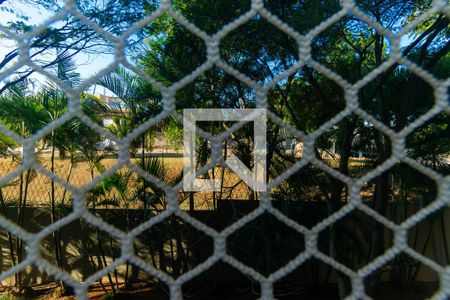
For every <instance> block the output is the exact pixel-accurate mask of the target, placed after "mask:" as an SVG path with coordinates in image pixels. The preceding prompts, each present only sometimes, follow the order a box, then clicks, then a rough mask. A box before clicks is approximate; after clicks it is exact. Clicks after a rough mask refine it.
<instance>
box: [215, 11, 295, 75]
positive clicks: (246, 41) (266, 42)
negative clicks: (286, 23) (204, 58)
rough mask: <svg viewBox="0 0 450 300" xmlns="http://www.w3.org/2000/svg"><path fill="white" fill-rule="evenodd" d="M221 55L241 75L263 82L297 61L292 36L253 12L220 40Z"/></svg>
mask: <svg viewBox="0 0 450 300" xmlns="http://www.w3.org/2000/svg"><path fill="white" fill-rule="evenodd" d="M243 45H246V46H245V47H243ZM220 55H221V58H222V59H223V60H224V61H225V62H227V63H228V64H229V65H230V66H232V67H234V68H235V69H237V70H239V72H241V73H242V74H245V75H247V76H248V77H249V78H251V79H253V80H254V81H257V82H260V83H266V82H267V81H270V80H272V79H274V78H275V77H277V76H278V75H280V74H281V73H282V72H283V71H286V70H288V69H289V68H290V67H292V66H293V65H294V64H295V63H296V60H297V59H298V46H297V43H296V42H295V40H294V39H293V38H292V37H290V36H289V35H287V34H286V33H284V32H282V31H280V30H279V29H278V28H276V27H275V26H273V25H272V24H270V23H269V22H267V21H266V20H264V19H263V18H262V17H261V16H260V15H256V16H254V17H253V18H252V19H251V20H249V21H248V22H246V23H245V24H244V25H242V26H240V27H238V28H237V29H235V30H233V31H232V32H230V33H229V34H228V35H227V36H225V37H224V38H223V39H222V41H221V43H220Z"/></svg>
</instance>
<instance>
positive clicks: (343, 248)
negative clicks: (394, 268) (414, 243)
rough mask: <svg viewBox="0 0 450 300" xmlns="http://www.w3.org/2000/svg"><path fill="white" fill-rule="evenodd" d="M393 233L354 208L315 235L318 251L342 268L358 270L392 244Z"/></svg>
mask: <svg viewBox="0 0 450 300" xmlns="http://www.w3.org/2000/svg"><path fill="white" fill-rule="evenodd" d="M393 239H394V237H393V232H392V230H390V229H389V228H388V227H386V226H383V224H382V223H379V222H378V221H376V220H375V219H373V218H372V217H370V216H369V215H367V214H366V213H364V212H362V211H360V210H358V209H355V210H353V211H352V212H350V213H349V214H347V215H345V216H344V217H342V218H340V219H339V220H338V221H336V222H334V223H333V224H331V225H329V226H328V227H327V229H326V230H323V231H321V232H320V234H319V241H318V247H319V251H321V252H323V253H324V254H326V255H328V256H330V257H331V258H333V259H334V260H336V261H337V262H339V263H341V264H343V265H344V266H346V267H348V268H350V269H352V270H358V269H360V268H362V267H364V266H366V265H367V264H368V263H370V262H372V261H373V260H374V259H376V258H377V257H379V256H381V255H383V254H384V253H385V251H386V250H388V249H389V248H390V247H391V246H392V245H393Z"/></svg>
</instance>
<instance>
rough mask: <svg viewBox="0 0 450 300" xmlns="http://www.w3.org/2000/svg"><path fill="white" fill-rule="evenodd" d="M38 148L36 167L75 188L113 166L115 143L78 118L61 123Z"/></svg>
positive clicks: (114, 161) (115, 159)
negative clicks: (45, 170)
mask: <svg viewBox="0 0 450 300" xmlns="http://www.w3.org/2000/svg"><path fill="white" fill-rule="evenodd" d="M97 117H99V116H97ZM38 144H39V146H38V147H37V153H36V157H37V161H38V163H39V164H40V165H41V166H43V167H44V168H46V169H47V170H48V171H50V172H52V173H53V174H55V175H57V176H58V177H60V178H61V179H63V180H64V181H66V182H68V183H70V184H72V185H74V186H76V187H81V186H83V185H85V184H87V183H89V182H90V181H91V180H92V179H94V178H95V177H97V176H99V175H101V174H102V173H103V172H104V171H105V170H106V169H108V168H109V167H111V166H113V165H114V164H115V163H116V162H117V154H116V152H115V151H116V150H117V149H118V145H117V143H116V142H115V141H113V140H110V139H108V137H106V136H103V135H102V134H99V133H98V132H97V131H95V130H93V129H92V128H91V127H89V126H87V125H85V123H84V122H83V121H81V120H80V119H78V118H75V119H72V120H70V121H68V122H66V123H64V124H63V125H62V126H60V127H59V128H57V129H56V130H54V131H53V132H52V133H51V134H50V135H47V136H44V137H43V139H42V140H41V141H39V143H38Z"/></svg>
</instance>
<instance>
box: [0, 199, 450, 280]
mask: <svg viewBox="0 0 450 300" xmlns="http://www.w3.org/2000/svg"><path fill="white" fill-rule="evenodd" d="M257 205H258V202H257V201H219V203H218V209H217V210H216V211H197V212H193V216H194V217H195V218H197V219H199V220H201V221H202V222H204V223H205V224H207V225H208V226H210V227H213V228H216V229H217V230H221V229H222V228H225V227H226V226H228V225H229V224H231V223H232V222H233V221H235V220H237V219H239V218H240V217H241V216H242V215H245V214H247V213H248V212H250V211H252V210H253V209H255V208H256V207H257ZM274 206H279V208H280V210H282V211H284V212H286V214H287V215H289V217H290V218H292V219H294V220H296V221H298V222H299V223H301V224H303V225H305V226H308V227H310V226H312V225H313V223H314V222H316V221H320V219H321V217H320V213H319V214H317V213H315V212H317V211H323V210H324V209H325V210H326V206H324V205H316V204H315V205H309V204H308V205H305V204H299V203H291V204H286V203H284V204H280V203H274ZM408 209H409V211H410V213H411V212H413V211H414V210H415V208H414V207H413V206H411V207H409V208H408ZM389 211H390V213H392V212H393V211H394V209H393V207H392V206H391V207H390V208H389ZM110 212H114V216H115V217H114V222H115V224H114V225H116V226H117V227H119V228H124V227H125V226H126V219H127V213H128V214H129V213H130V212H129V211H128V212H127V211H125V210H114V211H112V210H111V211H108V210H100V211H98V212H97V213H98V214H100V215H108V214H109V213H110ZM133 213H134V214H139V213H140V211H133ZM314 214H315V215H317V220H314V217H311V216H314ZM16 215H17V211H16V209H15V208H9V209H8V210H7V217H8V218H10V219H12V220H15V219H16ZM306 216H307V217H306ZM444 216H445V217H444V220H445V223H444V224H441V223H440V222H439V221H438V222H435V223H434V224H433V222H428V221H425V222H423V223H422V224H421V226H420V230H419V231H418V233H417V236H416V244H417V248H418V249H422V247H423V245H424V243H425V240H426V239H429V243H428V246H427V247H426V249H425V255H426V256H427V257H429V258H431V259H433V260H435V261H437V262H438V263H440V264H441V265H445V264H446V261H447V259H448V256H449V255H450V253H446V252H445V249H446V248H445V247H444V244H443V243H444V239H445V238H444V236H443V232H442V229H443V228H450V227H449V226H450V215H449V210H448V209H447V210H446V211H445V212H444ZM305 219H308V220H307V221H305ZM25 220H27V221H26V222H25V226H24V228H25V229H26V230H28V231H30V232H36V231H38V230H39V229H40V228H43V227H45V226H46V225H48V224H50V223H51V222H50V214H49V211H48V209H47V210H43V209H37V208H27V209H26V212H25ZM305 222H306V223H308V222H310V223H311V224H305ZM280 226H284V225H280ZM431 227H432V229H433V230H432V234H431V235H429V232H430V229H431ZM189 228H190V227H189ZM277 228H278V227H277ZM187 230H188V231H189V232H190V234H189V235H188V236H189V238H187V240H186V241H184V242H183V243H186V245H189V255H191V256H192V257H193V260H192V263H193V265H195V263H199V262H201V261H204V260H205V259H206V258H207V257H209V256H210V255H211V254H212V249H213V245H212V239H209V238H205V237H203V234H202V233H199V232H196V231H195V230H192V229H187ZM252 230H253V229H246V230H244V231H242V232H241V231H240V232H241V233H240V234H239V233H238V234H237V235H235V237H234V238H233V243H234V244H236V243H238V244H239V243H241V242H242V244H243V245H245V244H246V243H249V238H248V237H249V234H250V235H251V233H252V232H253V231H254V230H253V231H252ZM276 230H278V229H276ZM192 232H195V234H193V233H192ZM60 234H61V245H62V249H63V253H64V255H63V257H64V259H63V264H64V268H65V269H66V270H68V272H69V273H70V274H71V275H72V276H73V277H74V278H76V279H77V280H80V281H82V280H84V279H86V277H87V276H89V275H91V274H93V273H94V272H95V271H96V268H95V267H94V266H97V268H98V266H102V265H103V264H104V263H106V264H109V263H110V262H111V261H112V260H113V259H114V258H115V257H118V256H119V255H120V245H119V243H118V242H117V241H115V240H113V239H112V240H111V239H109V238H108V235H106V234H104V233H103V232H102V231H97V230H95V228H91V227H89V226H88V225H87V224H86V223H84V222H80V221H75V222H72V223H70V224H69V225H67V226H65V227H64V228H63V229H62V231H61V232H60ZM152 234H153V235H152ZM413 235H414V231H413V230H412V232H410V238H414V236H413ZM154 236H155V235H154V233H151V234H150V235H149V236H146V237H144V238H142V237H138V239H137V240H136V244H135V247H136V249H140V248H142V247H141V246H143V245H144V246H145V245H147V244H148V240H146V239H152V238H154ZM385 238H386V243H389V241H390V240H391V238H392V235H391V234H390V233H389V232H388V231H386V235H385ZM99 239H100V240H103V243H104V245H103V246H104V249H101V247H99V245H98V241H99ZM189 239H191V241H189ZM448 242H449V240H448V239H447V243H448ZM146 243H147V244H146ZM301 243H303V241H301ZM111 245H112V247H111ZM180 245H181V244H180ZM166 246H167V245H166ZM166 246H164V247H166ZM175 246H176V245H175ZM178 246H179V245H178ZM447 246H448V247H450V245H449V244H448V245H447ZM0 247H1V248H0V250H1V251H0V267H1V269H2V271H5V270H7V269H8V268H10V267H11V255H10V253H9V243H8V235H7V234H6V232H5V231H0ZM182 247H184V246H182ZM144 248H145V247H144ZM244 248H245V247H244ZM53 249H54V247H53V239H52V236H51V235H50V236H48V237H47V238H46V239H44V240H43V242H42V247H41V255H42V257H43V258H45V259H47V260H48V261H50V262H52V263H54V264H56V260H55V253H53V251H54V250H53ZM111 249H113V250H111ZM233 249H234V248H233ZM236 249H238V248H236ZM447 249H448V248H447ZM166 250H167V249H166ZM166 250H165V249H162V251H163V253H165V252H164V251H166ZM246 250H248V249H241V250H239V249H238V250H236V251H238V252H236V253H237V256H240V255H241V254H242V253H244V252H245V251H246ZM233 251H235V250H233ZM239 251H242V253H240V252H239ZM144 252H145V251H144ZM280 253H281V252H280ZM99 254H103V257H105V261H101V262H99V260H101V255H99ZM147 254H148V253H147ZM244 254H245V253H244ZM244 254H243V255H244ZM273 255H274V257H276V256H277V252H276V250H275V252H273ZM242 257H247V258H245V260H246V261H243V262H244V263H247V264H250V265H252V264H254V263H258V262H257V260H256V258H254V257H252V256H245V255H244V256H242ZM153 259H155V258H153ZM166 259H167V258H166ZM156 260H157V261H156V262H155V261H153V262H154V263H156V264H159V263H161V262H160V261H159V260H160V258H158V257H157V258H156ZM169 260H170V257H169ZM149 262H151V259H150V258H149ZM308 268H314V269H315V272H316V275H315V276H318V279H317V280H319V281H321V280H325V277H326V276H327V275H326V274H327V273H328V267H327V266H326V265H324V264H321V263H320V264H318V265H315V264H311V265H309V266H308V265H307V266H306V267H305V268H304V269H303V271H302V272H309V271H307V269H308ZM126 269H127V266H125V265H123V266H121V267H119V268H118V269H117V270H116V271H117V272H116V274H114V276H118V277H119V278H123V277H124V274H125V273H128V276H129V278H130V280H131V281H139V280H144V279H145V280H148V279H149V275H147V274H145V273H144V272H142V271H139V270H138V269H137V268H135V267H133V266H128V271H127V270H126ZM394 271H395V270H392V269H391V270H386V272H384V273H383V277H382V279H383V280H384V281H391V280H394V278H393V274H394V273H395V272H394ZM207 274H208V276H207V278H208V280H212V279H214V280H216V281H218V282H228V283H230V282H235V281H239V280H245V277H243V276H242V278H241V277H239V276H236V271H235V270H232V268H230V267H227V266H224V265H223V264H218V265H216V266H214V267H213V268H211V270H210V271H209V272H208V273H207ZM211 274H216V275H215V276H211ZM297 275H298V274H297ZM297 275H296V276H297ZM22 276H23V282H24V283H26V284H38V283H45V282H49V281H52V280H53V278H52V277H51V276H48V275H46V274H45V273H43V272H42V271H41V270H38V269H37V268H36V267H29V268H27V269H26V270H25V271H24V272H23V275H22ZM200 278H203V279H204V278H205V277H200ZM296 278H299V277H296ZM106 279H107V278H106V277H105V278H104V280H106ZM437 279H438V278H437V276H436V274H434V273H433V272H432V271H430V270H428V268H425V267H422V268H420V271H419V273H418V276H417V280H418V281H424V282H425V281H426V282H428V281H436V280H437ZM305 280H306V279H305ZM308 280H310V279H308ZM326 280H327V281H334V276H333V275H331V277H328V279H326ZM2 283H3V284H4V285H10V284H12V283H13V277H11V278H10V279H8V280H5V281H3V282H2Z"/></svg>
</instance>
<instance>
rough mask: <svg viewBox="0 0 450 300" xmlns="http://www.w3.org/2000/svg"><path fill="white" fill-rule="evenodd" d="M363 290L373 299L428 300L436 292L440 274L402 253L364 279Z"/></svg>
mask: <svg viewBox="0 0 450 300" xmlns="http://www.w3.org/2000/svg"><path fill="white" fill-rule="evenodd" d="M364 287H365V290H366V294H367V295H368V296H370V297H372V299H386V298H389V297H410V298H412V299H429V298H430V297H431V296H432V295H433V294H434V293H436V292H437V291H438V289H439V274H438V273H437V272H436V271H434V270H433V269H431V268H430V267H428V266H427V265H425V264H423V263H421V262H420V261H418V260H416V259H414V258H412V257H411V256H409V255H408V254H405V253H401V254H398V255H396V256H395V257H394V258H392V259H390V260H388V261H387V262H386V263H384V264H382V265H381V266H380V267H378V268H377V269H376V270H375V271H373V272H372V273H371V275H369V276H367V277H365V278H364Z"/></svg>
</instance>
